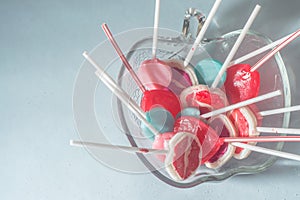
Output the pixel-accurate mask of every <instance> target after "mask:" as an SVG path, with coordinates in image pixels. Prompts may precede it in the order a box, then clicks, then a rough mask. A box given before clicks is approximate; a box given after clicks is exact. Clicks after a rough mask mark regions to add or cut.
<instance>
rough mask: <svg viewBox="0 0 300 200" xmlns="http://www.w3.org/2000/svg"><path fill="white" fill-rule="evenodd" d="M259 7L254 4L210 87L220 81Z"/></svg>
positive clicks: (214, 86) (213, 86)
mask: <svg viewBox="0 0 300 200" xmlns="http://www.w3.org/2000/svg"><path fill="white" fill-rule="evenodd" d="M260 8H261V7H260V6H259V5H256V6H255V8H254V10H253V12H252V14H251V15H250V17H249V19H248V21H247V23H246V24H245V26H244V28H243V30H242V32H241V34H240V35H239V37H238V38H237V40H236V42H235V44H234V45H233V47H232V49H231V51H230V52H229V54H228V56H227V58H226V60H225V61H224V63H223V65H222V67H221V69H220V71H219V73H218V74H217V76H216V78H215V80H214V82H213V83H212V85H211V87H212V88H216V87H217V85H218V83H219V82H220V80H221V78H222V75H223V74H224V73H225V71H226V69H227V67H228V66H229V64H230V62H231V60H232V59H233V57H234V55H235V54H236V52H237V50H238V48H239V46H240V45H241V43H242V41H243V40H244V38H245V36H246V34H247V32H248V30H249V28H250V26H251V25H252V23H253V21H254V19H255V18H256V16H257V14H258V12H259V10H260Z"/></svg>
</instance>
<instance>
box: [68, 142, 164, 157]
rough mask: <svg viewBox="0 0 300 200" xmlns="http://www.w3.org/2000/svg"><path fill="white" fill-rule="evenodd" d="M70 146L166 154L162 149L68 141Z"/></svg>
mask: <svg viewBox="0 0 300 200" xmlns="http://www.w3.org/2000/svg"><path fill="white" fill-rule="evenodd" d="M70 145H71V146H77V147H85V146H88V147H96V148H103V149H112V150H125V151H128V152H132V153H143V154H147V153H155V154H167V153H168V151H167V150H164V149H148V148H139V147H130V146H121V145H111V144H103V143H95V142H82V141H75V140H70Z"/></svg>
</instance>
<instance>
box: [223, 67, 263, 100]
mask: <svg viewBox="0 0 300 200" xmlns="http://www.w3.org/2000/svg"><path fill="white" fill-rule="evenodd" d="M250 70H251V66H250V65H248V64H237V65H234V66H232V67H230V68H229V69H227V78H226V81H225V84H224V86H225V90H226V94H227V97H228V100H229V102H230V103H232V104H233V103H237V102H241V101H244V100H247V99H250V98H253V97H256V96H257V95H258V92H259V87H260V75H259V73H258V72H257V71H253V72H252V71H250Z"/></svg>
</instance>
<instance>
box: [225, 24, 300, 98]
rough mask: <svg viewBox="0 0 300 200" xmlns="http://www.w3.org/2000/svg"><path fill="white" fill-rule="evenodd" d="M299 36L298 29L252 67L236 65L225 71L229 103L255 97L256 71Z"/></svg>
mask: <svg viewBox="0 0 300 200" xmlns="http://www.w3.org/2000/svg"><path fill="white" fill-rule="evenodd" d="M299 35H300V29H299V30H297V31H296V32H295V33H293V34H292V35H291V36H290V37H289V38H287V39H286V40H284V41H283V42H282V43H281V44H279V45H278V46H277V47H276V48H274V49H273V50H272V51H270V52H269V53H268V54H266V55H265V56H264V57H263V58H262V59H260V60H259V61H258V62H257V63H256V64H255V65H253V67H251V66H250V65H248V64H237V65H233V66H232V67H230V68H229V69H227V77H226V81H225V89H226V93H227V94H228V99H229V101H230V103H237V102H240V101H244V100H247V99H250V98H253V97H256V96H257V95H258V92H259V83H260V80H259V73H258V72H257V71H256V70H257V69H258V68H259V67H260V66H262V65H263V64H264V63H265V62H266V61H268V60H269V59H270V58H271V57H272V56H273V55H275V54H276V53H277V52H278V51H280V50H281V49H282V48H283V47H285V46H286V45H287V44H289V43H290V42H291V41H293V40H294V39H296V38H297V37H298V36H299Z"/></svg>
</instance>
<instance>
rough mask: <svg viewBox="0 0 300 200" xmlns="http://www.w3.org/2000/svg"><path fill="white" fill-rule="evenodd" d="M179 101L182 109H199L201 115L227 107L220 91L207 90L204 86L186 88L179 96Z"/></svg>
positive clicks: (224, 96)
mask: <svg viewBox="0 0 300 200" xmlns="http://www.w3.org/2000/svg"><path fill="white" fill-rule="evenodd" d="M180 100H181V103H182V105H183V107H196V108H199V110H200V112H201V113H202V114H204V113H207V112H209V111H211V110H213V109H219V108H223V107H225V106H227V105H228V102H227V98H226V95H225V94H224V93H223V92H222V91H221V90H220V89H218V88H215V89H209V88H208V87H207V86H206V85H197V86H191V87H188V88H186V89H185V90H183V91H182V93H181V94H180Z"/></svg>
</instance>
